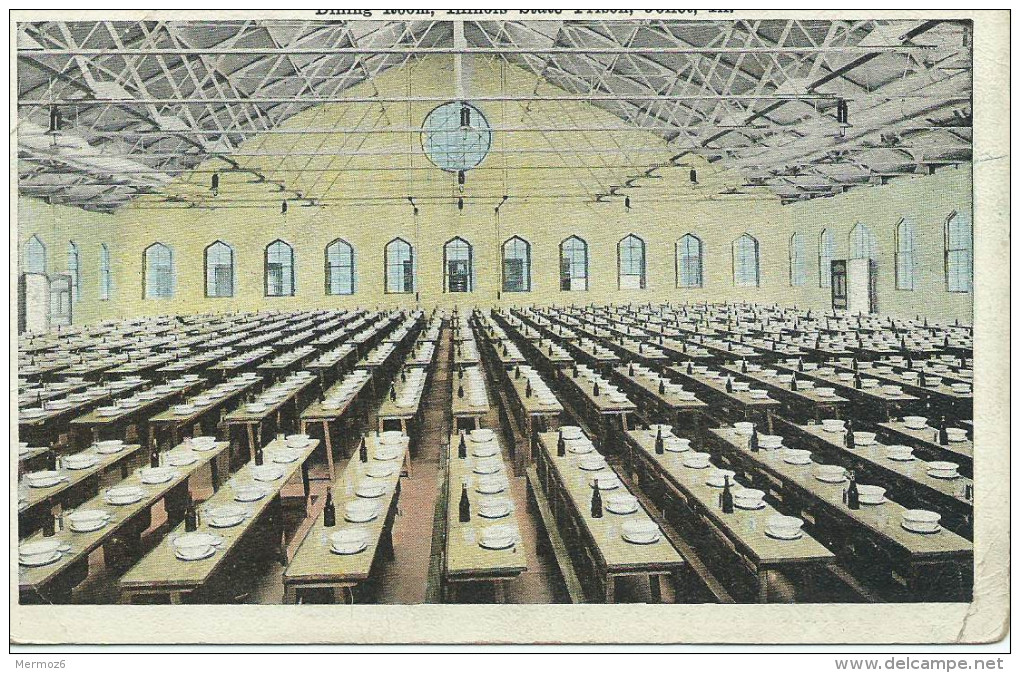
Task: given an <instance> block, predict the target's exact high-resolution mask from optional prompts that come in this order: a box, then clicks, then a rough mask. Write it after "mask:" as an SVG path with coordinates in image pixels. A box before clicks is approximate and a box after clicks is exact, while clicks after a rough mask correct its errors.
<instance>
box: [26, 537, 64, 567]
mask: <svg viewBox="0 0 1020 673" xmlns="http://www.w3.org/2000/svg"><path fill="white" fill-rule="evenodd" d="M59 558H60V542H59V541H58V540H37V541H35V542H26V543H24V544H22V545H19V546H18V560H19V561H20V562H21V563H22V564H23V565H29V566H32V565H45V564H47V563H52V562H54V561H56V560H57V559H59Z"/></svg>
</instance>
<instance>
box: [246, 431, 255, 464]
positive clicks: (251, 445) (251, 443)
mask: <svg viewBox="0 0 1020 673" xmlns="http://www.w3.org/2000/svg"><path fill="white" fill-rule="evenodd" d="M245 427H246V428H247V429H248V460H253V459H254V458H255V428H254V427H253V426H252V424H251V423H245Z"/></svg>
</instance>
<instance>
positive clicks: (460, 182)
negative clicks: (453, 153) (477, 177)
mask: <svg viewBox="0 0 1020 673" xmlns="http://www.w3.org/2000/svg"><path fill="white" fill-rule="evenodd" d="M466 181H467V173H466V172H465V171H464V169H461V170H459V171H457V187H458V188H459V189H460V191H461V192H462V193H463V191H464V183H465V182H466Z"/></svg>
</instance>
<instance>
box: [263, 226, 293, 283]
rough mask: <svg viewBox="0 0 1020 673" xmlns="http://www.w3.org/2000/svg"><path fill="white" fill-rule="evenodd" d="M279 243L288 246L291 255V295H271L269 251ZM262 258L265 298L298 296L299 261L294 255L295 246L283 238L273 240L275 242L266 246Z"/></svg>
mask: <svg viewBox="0 0 1020 673" xmlns="http://www.w3.org/2000/svg"><path fill="white" fill-rule="evenodd" d="M277 243H280V244H282V245H284V246H286V248H287V250H288V251H289V253H290V255H289V256H290V292H289V293H281V294H270V293H269V249H270V248H272V247H273V246H275V245H276V244H277ZM262 257H263V259H262V280H263V283H262V286H263V291H264V296H266V297H294V296H296V295H297V272H296V267H297V259H296V257H295V254H294V246H292V245H291V244H290V243H288V242H287V241H285V240H283V239H282V238H277V239H276V240H273V241H271V242H269V243H268V244H267V245H266V247H265V248H264V249H263V253H262Z"/></svg>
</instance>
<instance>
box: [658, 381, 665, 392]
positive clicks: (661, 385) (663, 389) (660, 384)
mask: <svg viewBox="0 0 1020 673" xmlns="http://www.w3.org/2000/svg"><path fill="white" fill-rule="evenodd" d="M659 394H660V395H665V394H666V382H665V381H659Z"/></svg>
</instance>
